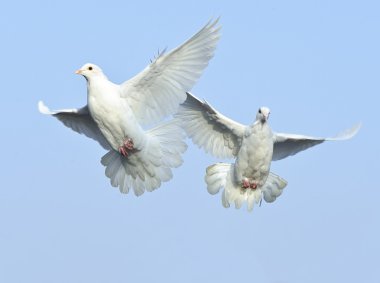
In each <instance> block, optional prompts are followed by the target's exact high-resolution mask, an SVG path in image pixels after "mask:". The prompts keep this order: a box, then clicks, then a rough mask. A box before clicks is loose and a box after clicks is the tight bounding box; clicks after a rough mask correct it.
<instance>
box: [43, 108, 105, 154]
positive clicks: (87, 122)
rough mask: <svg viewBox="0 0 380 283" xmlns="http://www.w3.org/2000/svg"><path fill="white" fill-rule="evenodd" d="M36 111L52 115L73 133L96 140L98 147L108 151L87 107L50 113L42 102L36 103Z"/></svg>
mask: <svg viewBox="0 0 380 283" xmlns="http://www.w3.org/2000/svg"><path fill="white" fill-rule="evenodd" d="M38 109H39V111H40V112H41V113H42V114H47V115H52V116H54V117H56V118H57V119H58V120H59V121H61V122H62V123H63V124H64V125H65V126H66V127H68V128H70V129H72V130H73V131H75V132H77V133H80V134H84V135H85V136H87V137H89V138H91V139H94V140H96V141H97V142H99V143H100V145H101V146H102V147H103V148H105V149H108V150H110V149H111V146H110V145H109V143H108V142H107V140H106V138H105V137H104V136H103V134H102V133H101V132H100V130H99V128H98V126H97V125H96V123H95V121H94V120H93V119H92V117H91V116H90V113H89V112H88V108H87V106H85V107H82V108H80V109H62V110H55V111H51V110H50V109H49V108H48V107H47V106H46V105H45V104H44V103H43V102H42V101H40V102H38Z"/></svg>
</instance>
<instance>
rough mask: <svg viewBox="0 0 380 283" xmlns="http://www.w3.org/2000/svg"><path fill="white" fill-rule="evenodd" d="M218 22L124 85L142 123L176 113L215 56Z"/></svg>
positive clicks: (133, 108) (126, 93) (161, 55)
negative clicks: (186, 93) (187, 92)
mask: <svg viewBox="0 0 380 283" xmlns="http://www.w3.org/2000/svg"><path fill="white" fill-rule="evenodd" d="M217 22H218V19H217V20H215V21H213V22H211V21H210V22H209V23H207V24H206V25H205V26H204V27H203V28H202V29H201V30H200V31H199V32H198V33H196V34H195V35H194V36H193V37H192V38H190V39H189V40H188V41H186V42H185V43H184V44H182V45H181V46H179V47H177V48H176V49H174V50H172V51H171V52H169V53H168V54H163V53H164V52H162V53H161V54H160V55H159V56H158V58H156V59H155V61H154V62H152V63H151V64H150V65H148V66H147V67H146V68H145V69H144V70H143V71H142V72H141V73H139V74H137V75H136V76H135V77H133V78H132V79H130V80H128V81H126V82H124V83H123V84H122V85H121V90H122V94H121V96H122V97H125V98H126V99H127V100H128V103H129V105H130V107H131V109H132V110H133V112H134V114H135V116H136V118H137V120H138V122H139V123H140V124H144V125H146V124H151V123H154V122H157V121H158V120H160V119H162V118H164V117H165V116H167V115H170V114H173V113H175V112H176V110H177V108H178V105H179V104H180V103H182V102H183V101H185V99H186V95H185V92H186V91H190V90H191V88H192V87H193V86H194V84H195V82H196V81H197V80H198V78H199V77H200V76H201V74H202V72H203V70H204V69H205V68H206V67H207V65H208V62H209V61H210V59H211V58H212V57H213V55H214V51H215V48H216V44H217V42H218V40H219V37H220V34H219V30H220V27H217V26H216V24H217Z"/></svg>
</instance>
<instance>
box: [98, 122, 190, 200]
mask: <svg viewBox="0 0 380 283" xmlns="http://www.w3.org/2000/svg"><path fill="white" fill-rule="evenodd" d="M184 139H185V134H184V132H183V130H182V129H181V128H180V126H179V125H178V122H177V121H175V120H172V121H170V122H166V123H163V124H161V125H159V126H157V127H155V128H153V129H151V130H149V131H147V143H146V145H145V146H144V148H143V149H142V150H140V151H137V152H133V153H131V154H130V155H129V156H128V157H127V158H125V157H123V156H122V155H120V154H119V152H117V151H115V150H111V151H109V152H108V153H107V154H105V155H104V156H103V157H102V159H101V163H102V164H103V165H104V166H105V167H106V170H105V174H106V176H107V177H108V178H110V181H111V185H112V186H114V187H119V190H120V192H122V193H125V194H127V193H128V192H129V190H130V189H131V188H133V190H134V193H135V195H136V196H140V195H142V194H143V193H144V192H145V191H148V192H151V191H153V190H155V189H157V188H159V187H160V186H161V183H162V182H167V181H169V180H170V179H171V178H172V177H173V174H172V170H171V169H172V168H176V167H178V166H180V165H181V164H182V162H183V160H182V157H181V155H182V153H184V152H185V151H186V149H187V145H186V144H185V142H184Z"/></svg>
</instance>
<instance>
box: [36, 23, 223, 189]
mask: <svg viewBox="0 0 380 283" xmlns="http://www.w3.org/2000/svg"><path fill="white" fill-rule="evenodd" d="M217 22H218V19H217V20H215V21H212V22H211V21H210V22H208V23H207V24H206V25H205V26H204V27H203V28H202V29H201V30H200V31H199V32H198V33H196V34H195V35H194V36H193V37H191V38H190V39H189V40H188V41H186V42H185V43H183V44H182V45H180V46H179V47H177V48H175V49H174V50H172V51H171V52H169V53H167V54H164V52H162V53H161V54H159V56H158V57H157V58H155V60H154V61H153V62H152V63H151V64H150V65H148V66H147V67H146V68H145V69H144V70H143V71H142V72H140V73H139V74H137V75H136V76H135V77H133V78H131V79H130V80H128V81H126V82H124V83H122V84H121V85H118V84H115V83H113V82H111V81H109V80H108V79H107V77H106V76H105V75H104V73H103V72H102V70H101V69H100V68H99V67H98V66H96V65H94V64H90V63H88V64H85V65H84V66H83V67H81V68H80V69H79V70H78V71H76V73H77V74H81V75H83V76H84V77H85V78H86V80H87V106H85V107H83V108H80V109H65V110H58V111H50V110H49V109H48V108H47V107H46V106H45V105H44V104H43V102H42V101H40V102H39V104H38V106H39V110H40V112H41V113H43V114H49V115H53V116H54V117H56V118H58V119H59V120H60V121H61V122H63V123H64V124H65V126H67V127H69V128H71V129H72V130H74V131H76V132H78V133H81V134H84V135H86V136H87V137H89V138H92V139H95V140H96V141H98V142H99V143H100V144H101V145H102V146H103V147H104V148H105V149H107V150H109V152H108V153H107V154H105V155H104V156H103V157H102V159H101V163H102V164H103V165H104V166H105V167H106V169H105V174H106V176H107V177H109V178H110V179H111V184H112V186H114V187H119V189H120V191H121V192H122V193H128V192H129V189H130V188H133V189H134V193H135V194H136V195H137V196H139V195H141V194H143V193H144V191H145V190H146V191H153V190H154V189H156V188H158V187H160V185H161V182H166V181H168V180H170V179H171V178H172V171H171V168H174V167H178V166H180V165H181V164H182V158H181V154H182V153H183V152H184V151H185V150H186V148H187V146H186V144H185V143H184V141H183V140H184V139H185V134H184V133H183V130H182V129H181V127H180V126H179V125H178V123H177V122H176V121H175V120H171V121H169V122H162V123H161V124H158V126H156V127H154V128H152V129H149V130H145V129H144V128H143V125H148V124H153V123H155V124H157V123H158V122H159V121H160V120H162V119H163V118H165V117H166V116H168V115H172V114H174V113H175V112H176V111H177V110H178V106H179V104H180V103H182V102H183V101H185V99H186V91H189V90H190V89H191V88H192V87H193V86H194V84H195V83H196V81H197V79H198V78H199V77H200V76H201V74H202V72H203V70H204V69H205V68H206V67H207V65H208V62H209V60H210V59H211V58H212V57H213V55H214V51H215V48H216V44H217V42H218V40H219V37H220V33H219V30H220V27H218V26H217Z"/></svg>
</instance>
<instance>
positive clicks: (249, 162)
mask: <svg viewBox="0 0 380 283" xmlns="http://www.w3.org/2000/svg"><path fill="white" fill-rule="evenodd" d="M272 139H273V136H272V132H271V130H270V128H269V126H267V125H264V126H262V125H258V126H256V127H252V128H251V132H249V134H248V135H246V136H245V137H244V139H243V141H242V146H241V149H240V151H239V153H238V156H237V159H236V166H237V167H239V170H240V172H241V174H242V175H243V176H244V177H247V178H253V179H256V180H258V181H260V180H261V181H264V182H265V180H266V178H267V177H268V174H269V170H270V164H271V161H272V155H273V141H272Z"/></svg>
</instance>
